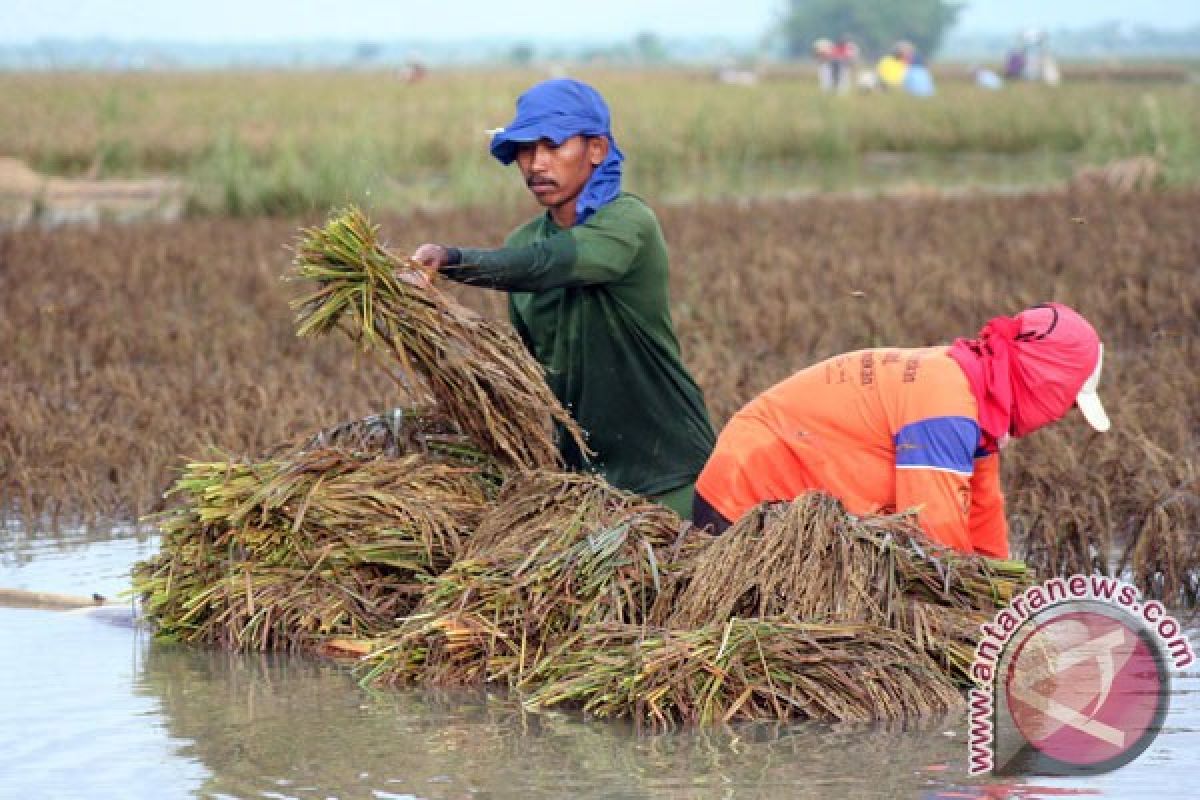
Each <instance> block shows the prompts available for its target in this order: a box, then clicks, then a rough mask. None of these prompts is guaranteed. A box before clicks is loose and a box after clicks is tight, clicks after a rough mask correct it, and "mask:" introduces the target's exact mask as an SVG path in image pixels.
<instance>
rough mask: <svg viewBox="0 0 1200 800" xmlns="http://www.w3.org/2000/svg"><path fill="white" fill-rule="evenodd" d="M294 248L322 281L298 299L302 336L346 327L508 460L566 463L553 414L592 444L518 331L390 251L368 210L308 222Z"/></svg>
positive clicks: (404, 382)
mask: <svg viewBox="0 0 1200 800" xmlns="http://www.w3.org/2000/svg"><path fill="white" fill-rule="evenodd" d="M295 253H296V257H295V269H294V273H293V277H294V278H296V279H306V280H315V281H316V282H317V288H316V290H314V291H312V292H310V293H309V294H308V295H306V296H304V297H302V298H300V299H298V300H296V301H294V303H293V306H294V307H295V308H296V309H297V311H298V325H299V327H298V333H299V335H301V336H312V335H319V334H324V333H326V332H328V331H330V330H332V329H333V328H335V327H341V328H342V329H343V330H344V331H345V332H346V333H347V334H348V335H349V336H350V337H351V339H353V340H354V341H355V342H356V343H357V344H358V346H359V348H360V349H361V350H362V351H363V352H369V353H374V354H376V355H377V356H378V355H382V356H384V357H385V361H386V360H388V359H390V366H391V367H393V368H394V370H391V371H389V374H390V375H391V376H392V377H393V379H394V380H395V381H396V382H397V383H398V384H400V386H402V387H403V388H404V389H405V390H406V391H407V392H408V393H409V394H410V395H414V396H413V398H412V399H413V400H419V399H423V398H421V397H420V396H421V395H423V394H425V393H428V394H429V395H430V396H431V397H432V399H433V401H434V403H435V405H436V406H437V408H438V409H440V410H441V411H442V412H443V413H445V414H446V415H447V416H448V417H449V418H450V419H452V420H453V421H454V422H455V423H456V424H457V425H458V427H459V429H460V430H461V431H462V432H463V433H464V434H466V435H467V436H468V437H469V438H470V439H471V440H472V441H473V442H475V443H476V444H477V445H479V446H480V447H482V448H483V449H484V450H485V451H486V452H487V453H489V454H490V455H491V456H493V457H494V458H496V459H497V460H498V461H500V462H501V463H502V464H504V465H505V466H511V467H521V468H529V469H532V468H538V467H551V466H554V465H556V464H557V463H558V449H557V447H556V446H555V443H554V440H553V438H552V436H551V432H550V429H549V427H548V425H547V423H548V421H550V420H553V422H554V424H555V426H556V428H557V430H558V432H559V435H561V436H569V437H572V438H574V439H575V440H576V442H577V443H578V444H579V447H580V448H581V449H582V450H584V451H585V452H586V450H587V448H586V445H585V443H584V441H583V432H582V431H581V430H580V428H579V426H578V424H577V423H576V422H575V421H574V419H573V418H572V417H571V416H570V414H568V413H567V412H566V410H565V409H563V407H562V406H561V405H560V404H559V403H558V400H557V399H556V398H555V397H554V395H553V393H551V391H550V389H549V387H548V386H547V384H546V381H545V379H544V377H543V375H542V369H541V367H540V366H539V365H538V363H537V362H536V361H535V360H534V359H533V357H532V356H531V355H530V354H529V353H528V351H527V350H526V349H525V347H524V346H523V345H522V344H521V342H520V340H519V339H518V338H517V337H516V335H515V334H513V333H512V332H510V331H507V330H504V329H502V328H500V327H498V326H496V325H494V324H493V323H491V322H489V321H487V320H485V319H483V318H482V317H481V316H479V315H478V314H476V313H475V312H473V311H471V310H469V309H467V308H465V307H464V306H461V305H459V304H458V303H457V302H455V301H454V300H453V299H452V298H450V297H449V296H447V295H445V294H444V293H442V292H441V291H439V290H438V289H437V288H435V287H434V286H433V284H432V281H431V279H430V278H429V277H428V276H427V274H426V273H425V272H424V271H422V269H421V268H420V267H419V266H418V265H416V264H415V263H412V262H407V261H401V260H400V259H398V258H396V257H395V256H394V255H392V254H391V253H390V252H388V251H387V249H386V248H385V247H384V246H383V244H382V243H381V242H380V241H379V228H378V226H376V225H373V224H371V222H370V221H369V220H368V219H367V218H366V216H365V215H364V214H363V213H362V212H361V211H360V210H358V209H357V208H349V209H346V210H344V211H342V212H339V213H335V214H334V215H333V216H331V217H330V219H329V221H328V222H327V223H326V224H325V226H324V227H321V228H310V229H307V230H305V231H303V232H302V235H301V239H300V241H299V242H298V243H297V245H296V248H295ZM385 366H386V365H385ZM413 378H419V379H420V380H421V382H422V383H423V384H424V385H423V386H417V385H414V384H413V382H412V380H413Z"/></svg>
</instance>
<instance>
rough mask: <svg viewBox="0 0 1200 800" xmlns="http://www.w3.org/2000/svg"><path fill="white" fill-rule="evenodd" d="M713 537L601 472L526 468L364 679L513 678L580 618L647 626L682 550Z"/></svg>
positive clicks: (467, 680)
mask: <svg viewBox="0 0 1200 800" xmlns="http://www.w3.org/2000/svg"><path fill="white" fill-rule="evenodd" d="M709 538H710V537H708V536H707V535H706V534H704V533H702V532H700V531H698V530H696V529H695V528H693V527H691V526H690V525H687V524H686V523H684V522H683V521H682V520H680V519H679V517H677V516H676V515H675V514H674V513H672V512H671V511H669V510H667V509H666V508H664V507H662V506H660V505H658V504H656V503H653V502H651V501H649V500H646V499H644V498H641V497H637V496H636V495H633V494H630V493H628V492H623V491H620V490H618V489H615V488H613V487H612V486H610V485H608V484H607V483H605V482H604V481H603V480H602V479H601V478H599V477H596V476H591V475H579V474H567V473H555V472H547V471H540V472H533V473H526V474H522V475H518V476H516V477H514V478H513V479H512V480H510V482H509V483H508V484H506V486H505V488H504V489H503V490H502V492H501V494H500V497H499V498H498V499H497V501H496V504H495V506H494V508H493V510H492V511H491V512H490V513H489V514H488V515H487V516H486V517H485V518H484V519H483V521H482V523H481V524H480V527H479V529H478V531H477V532H476V533H475V534H474V535H473V536H472V537H470V539H469V541H468V542H467V545H466V548H465V552H464V555H463V558H462V559H460V560H459V561H457V562H455V563H454V564H453V565H451V566H450V567H449V568H448V569H447V570H446V571H444V572H443V573H441V574H440V575H438V576H437V577H436V578H435V579H433V580H432V581H431V583H430V586H429V588H428V591H427V592H426V595H425V598H424V600H423V602H422V604H421V607H420V609H419V610H418V612H417V613H416V614H414V615H413V616H412V617H411V618H409V619H408V620H406V621H405V623H404V624H403V625H402V626H401V627H400V628H399V629H398V630H396V631H394V632H393V633H391V634H389V636H388V641H387V642H386V643H385V644H384V645H383V646H382V647H380V648H379V649H378V650H377V651H376V652H375V654H374V655H373V656H372V658H371V659H370V671H369V674H368V676H367V680H369V681H372V682H379V683H392V684H394V683H406V682H413V681H416V682H422V683H426V684H433V685H439V684H458V683H475V682H480V681H500V682H507V683H509V684H512V683H515V682H516V681H518V680H519V679H520V678H521V676H522V675H524V674H525V673H526V672H527V671H528V670H529V669H531V668H533V667H534V666H535V664H537V663H538V661H539V660H541V659H542V658H544V657H545V654H546V653H547V652H548V651H549V650H550V649H551V648H553V647H554V646H555V642H556V641H557V640H558V639H559V638H560V637H562V636H564V635H567V634H570V633H571V632H573V631H576V630H578V629H579V628H580V627H581V626H583V625H586V624H591V623H600V622H615V623H626V624H641V623H643V622H644V621H645V620H646V619H647V618H648V615H649V613H650V609H651V608H652V607H653V606H654V603H655V601H656V597H657V593H658V591H659V589H660V588H661V587H662V586H663V585H664V583H665V582H666V581H667V580H669V579H670V577H671V575H672V570H673V566H672V564H673V559H675V558H676V557H678V556H679V555H680V554H683V553H688V552H691V551H693V550H695V549H697V548H701V547H703V546H704V544H705V543H706V542H707V540H708V539H709Z"/></svg>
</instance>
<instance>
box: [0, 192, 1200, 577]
mask: <svg viewBox="0 0 1200 800" xmlns="http://www.w3.org/2000/svg"><path fill="white" fill-rule="evenodd" d="M659 211H660V217H661V220H662V222H663V225H664V229H665V231H666V234H667V238H668V241H669V243H670V245H671V248H672V258H673V262H672V270H673V287H672V291H673V307H674V315H675V320H676V324H677V327H678V330H679V333H680V336H681V339H682V343H683V348H684V358H685V360H686V362H687V363H688V365H689V366H690V367H691V369H692V370H693V372H694V373H695V375H696V377H697V380H698V381H699V383H700V385H701V386H702V388H703V389H704V390H705V392H706V395H707V399H708V403H709V407H710V410H711V412H712V414H713V417H714V422H715V423H716V424H718V425H720V424H721V423H723V422H724V420H726V419H727V418H728V416H729V415H730V414H731V413H732V412H733V411H734V410H736V409H737V408H738V406H739V405H740V404H742V403H743V402H745V401H747V400H748V399H750V398H751V397H752V396H753V395H754V394H755V393H756V392H758V391H759V390H761V389H763V388H765V387H767V386H769V385H770V384H772V383H774V382H775V381H777V380H779V379H781V378H782V377H784V376H786V375H788V374H790V373H791V372H792V371H794V370H796V369H798V368H800V367H802V366H804V365H807V364H809V363H812V362H813V361H815V360H817V359H820V358H824V357H826V356H828V355H830V354H833V353H836V352H840V351H845V350H850V349H854V348H858V347H865V346H871V345H882V344H893V345H919V344H931V343H937V342H948V341H950V340H951V339H952V338H954V337H955V336H959V335H968V334H973V333H974V331H975V330H976V329H977V328H978V327H979V325H980V324H981V323H982V322H983V321H984V320H985V319H986V318H988V317H989V316H990V315H994V314H997V313H1007V312H1013V311H1016V310H1018V309H1020V308H1021V307H1023V306H1025V305H1028V304H1030V303H1033V302H1037V301H1041V300H1046V299H1056V300H1061V301H1063V302H1066V303H1069V304H1071V305H1074V306H1076V307H1077V308H1079V309H1080V310H1082V311H1083V312H1084V313H1085V314H1086V315H1087V316H1088V317H1089V318H1090V319H1091V320H1092V321H1093V322H1094V323H1095V325H1096V327H1097V329H1098V330H1099V331H1100V334H1101V336H1102V338H1103V339H1104V340H1105V343H1106V348H1107V349H1106V359H1105V367H1106V372H1105V376H1104V379H1103V383H1102V386H1101V391H1102V396H1103V397H1104V398H1105V400H1106V403H1107V405H1108V407H1109V410H1110V414H1111V416H1112V418H1113V423H1114V430H1113V431H1112V432H1111V433H1109V434H1106V435H1100V434H1094V433H1091V432H1090V431H1089V429H1088V428H1087V427H1086V425H1085V423H1084V422H1083V421H1082V419H1081V418H1078V417H1077V416H1075V415H1073V416H1072V417H1070V418H1068V419H1067V420H1066V421H1064V422H1062V423H1059V424H1058V425H1056V426H1055V427H1053V428H1051V429H1049V430H1044V431H1040V432H1038V433H1036V434H1034V435H1033V436H1032V437H1031V438H1030V439H1029V440H1027V441H1022V442H1018V443H1016V444H1014V445H1013V446H1012V447H1011V449H1010V450H1009V451H1007V453H1006V463H1005V470H1006V477H1005V481H1006V487H1007V489H1008V496H1009V513H1010V519H1011V521H1012V523H1013V526H1014V530H1015V531H1016V538H1017V540H1018V541H1019V542H1024V543H1025V544H1026V552H1027V554H1028V555H1029V556H1030V557H1031V559H1032V560H1033V561H1034V563H1035V564H1037V565H1039V566H1042V567H1043V568H1053V569H1056V570H1061V569H1067V568H1079V567H1088V566H1100V567H1102V568H1104V569H1108V570H1112V569H1120V568H1122V567H1123V566H1129V567H1133V568H1134V569H1135V572H1136V573H1137V575H1138V577H1139V579H1140V582H1141V583H1142V584H1143V585H1144V586H1146V587H1148V588H1150V589H1152V590H1156V591H1157V593H1160V594H1168V595H1171V594H1175V593H1178V592H1181V591H1182V592H1184V593H1185V594H1187V593H1189V592H1191V591H1193V589H1194V587H1192V584H1191V583H1190V581H1191V580H1192V577H1191V575H1190V571H1191V570H1192V569H1193V568H1194V567H1195V566H1196V565H1197V564H1198V563H1200V545H1198V544H1197V538H1198V537H1197V536H1196V534H1197V532H1198V531H1200V471H1198V470H1200V456H1198V453H1200V448H1198V446H1197V445H1198V444H1200V399H1198V391H1197V390H1198V389H1200V379H1198V378H1197V371H1196V365H1197V363H1200V268H1198V267H1200V226H1197V225H1196V224H1195V220H1196V219H1197V218H1200V192H1195V191H1189V192H1177V193H1158V194H1129V195H1106V194H1096V193H1092V194H1061V193H1060V194H1048V195H1044V196H1027V197H985V196H977V197H955V198H947V197H940V196H913V197H907V198H896V197H893V198H887V199H877V200H862V199H849V198H844V199H835V198H829V199H821V200H808V201H793V202H786V203H784V202H761V203H751V204H741V205H702V206H686V207H683V206H680V207H667V208H661V209H660V210H659ZM520 219H521V214H520V213H519V212H515V211H512V210H509V211H502V212H495V211H487V212H485V211H467V210H463V211H454V212H445V213H437V214H430V213H426V214H413V215H407V216H403V217H401V216H383V217H381V218H380V221H381V222H382V223H383V225H384V231H385V234H386V236H387V238H388V239H389V240H390V241H391V243H392V244H393V245H394V247H395V248H396V249H397V250H399V251H401V252H404V251H406V250H407V249H410V248H411V247H413V246H414V245H416V244H417V243H419V242H421V241H425V240H434V241H443V242H447V243H455V244H463V245H469V244H474V245H487V244H490V243H496V242H498V241H499V240H500V239H501V237H502V236H503V234H504V233H505V232H506V231H507V230H508V229H509V228H510V227H511V226H513V225H514V224H516V223H517V222H519V221H520ZM313 221H316V220H315V219H308V220H298V219H276V220H245V219H242V220H227V219H201V220H192V221H185V222H181V223H172V224H144V225H137V226H128V227H108V228H100V229H90V230H84V229H60V230H56V231H52V232H40V231H34V230H25V231H18V232H7V233H3V234H0V504H3V505H4V506H6V507H7V508H9V509H10V510H14V511H16V512H17V513H19V514H25V515H31V516H40V515H43V514H45V515H50V517H51V518H57V519H58V520H59V521H60V522H61V521H65V520H67V519H73V518H76V517H78V516H80V515H83V516H85V517H102V518H111V517H114V516H115V517H120V518H131V517H133V516H136V515H140V514H142V513H145V512H146V511H148V510H150V509H153V508H155V507H156V506H157V505H158V504H159V503H160V493H161V491H162V489H163V488H164V487H165V486H166V485H167V483H168V481H169V479H170V478H171V476H172V470H173V469H174V468H176V467H177V466H178V465H179V464H180V463H181V460H182V458H183V457H185V456H198V455H203V454H205V452H207V451H209V450H210V449H211V448H214V447H215V448H220V449H221V450H222V451H224V452H229V453H235V454H246V455H256V454H261V453H263V452H264V451H266V450H268V449H269V448H271V447H273V446H275V445H277V444H279V443H280V442H283V441H285V440H289V439H293V438H294V437H297V436H300V435H303V434H305V433H308V432H311V431H313V430H314V429H316V428H318V427H321V426H326V425H329V424H332V423H335V422H338V421H341V420H345V419H349V418H351V417H356V416H361V415H364V414H366V413H369V412H373V411H378V410H380V409H383V408H387V407H390V406H392V405H395V404H399V403H402V402H403V399H404V398H401V397H398V396H396V394H395V393H394V390H393V388H392V387H393V384H392V382H391V381H390V380H389V379H387V378H386V377H384V376H382V375H380V374H376V373H374V372H372V371H371V369H372V368H371V366H370V365H369V364H367V363H366V362H363V363H362V364H361V365H359V366H357V367H356V365H355V360H354V357H353V354H352V352H351V351H350V350H349V349H348V347H345V346H343V344H342V343H341V342H340V341H338V340H337V337H335V338H333V339H329V340H323V341H320V342H308V341H301V340H298V339H296V338H295V336H294V332H293V331H294V328H293V324H292V314H291V311H290V310H289V308H288V305H287V301H288V299H289V298H290V297H292V296H294V295H295V294H296V293H297V292H298V291H299V290H298V288H297V287H295V286H289V285H287V284H285V283H283V282H282V281H281V280H280V276H281V275H282V274H283V272H284V271H285V270H286V268H287V265H288V263H289V260H290V253H289V252H288V250H287V249H286V245H288V244H289V243H291V242H292V241H293V240H294V238H295V234H296V230H297V228H298V227H299V225H300V224H301V223H305V222H313ZM457 293H458V294H459V295H460V296H462V297H464V298H465V299H466V300H467V301H468V302H469V303H470V304H472V305H475V306H476V307H479V308H481V309H483V310H485V311H486V312H487V313H489V314H497V313H499V312H500V310H501V308H502V306H501V303H500V300H501V299H502V298H501V297H500V296H499V295H496V294H492V293H488V292H485V291H471V290H457ZM1017 551H1018V553H1020V552H1022V547H1021V546H1020V545H1018V547H1017ZM1155 573H1157V574H1158V577H1155ZM1184 599H1187V598H1186V597H1185V598H1184Z"/></svg>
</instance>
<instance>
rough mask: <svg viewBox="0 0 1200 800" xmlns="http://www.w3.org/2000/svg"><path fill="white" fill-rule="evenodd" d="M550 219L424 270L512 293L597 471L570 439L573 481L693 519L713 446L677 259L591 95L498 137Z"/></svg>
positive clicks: (530, 341)
mask: <svg viewBox="0 0 1200 800" xmlns="http://www.w3.org/2000/svg"><path fill="white" fill-rule="evenodd" d="M491 152H492V155H493V156H495V157H496V159H497V160H499V161H500V163H502V164H505V165H507V164H511V163H513V162H514V161H515V162H516V164H517V167H518V169H519V170H520V175H521V178H522V179H523V180H524V182H525V184H526V185H527V186H528V187H529V191H530V192H532V193H533V196H534V199H536V200H537V202H538V203H539V204H540V205H542V206H543V207H544V208H545V209H546V213H544V214H539V215H538V216H537V217H535V218H533V219H532V220H530V221H529V222H527V223H526V224H524V225H522V226H521V227H519V228H517V229H516V230H515V231H513V232H512V233H511V234H509V236H508V238H507V239H506V240H505V243H504V246H503V247H501V248H499V249H495V250H481V249H473V248H465V247H457V246H447V245H441V244H423V245H421V246H420V247H418V248H417V250H416V252H415V253H414V254H413V258H414V259H415V260H416V261H418V262H420V263H421V264H423V265H424V266H426V267H435V268H437V269H438V270H440V272H441V274H442V275H445V276H446V277H448V278H450V279H452V280H455V281H460V282H462V283H466V284H470V285H472V286H483V287H487V288H491V289H500V290H504V291H507V292H509V302H508V309H509V316H510V318H511V320H512V324H513V326H514V327H515V328H516V329H517V332H518V333H519V334H520V336H521V339H522V340H523V341H524V343H525V346H526V347H528V348H529V351H530V352H531V353H532V354H533V356H534V357H535V358H536V359H537V360H538V361H539V362H540V363H541V364H542V366H543V367H544V368H545V370H546V380H547V381H548V382H549V385H550V388H551V389H552V390H553V391H554V394H555V395H556V396H557V397H558V399H559V401H561V402H562V404H563V406H564V407H565V408H566V409H567V410H568V411H569V412H570V413H571V414H572V415H573V416H574V418H575V419H576V420H577V421H578V422H579V424H580V426H581V427H582V428H583V430H584V432H585V434H586V435H587V442H588V446H589V447H590V448H591V450H592V451H594V455H593V456H592V457H588V456H586V455H585V454H584V453H582V452H580V451H579V449H578V448H577V447H576V446H575V445H574V443H573V441H572V439H571V438H570V437H568V436H564V435H562V431H559V442H560V446H561V454H562V457H563V460H564V461H565V463H566V465H567V466H568V467H569V468H571V469H575V470H586V471H595V472H599V473H600V474H602V475H603V476H604V477H605V478H606V479H607V480H608V481H609V482H610V483H612V484H613V485H614V486H617V487H619V488H621V489H627V490H629V491H632V492H636V493H638V494H642V495H646V496H650V497H652V498H654V499H656V500H658V501H659V502H661V503H662V504H663V505H666V506H667V507H669V508H672V509H674V510H676V511H677V512H679V513H680V514H681V515H682V516H684V517H690V515H691V510H692V492H693V484H694V482H695V480H696V476H697V475H698V474H699V473H700V469H701V468H702V467H703V466H704V462H705V460H706V459H707V458H708V455H709V453H710V452H711V451H712V447H713V443H714V440H715V438H716V437H715V435H714V433H713V429H712V425H711V423H710V422H709V417H708V411H707V409H706V408H705V405H704V397H703V395H702V394H701V391H700V389H699V387H698V386H697V385H696V382H695V381H694V380H693V379H692V376H691V375H690V374H689V373H688V371H687V369H686V368H685V367H684V365H683V361H682V360H681V358H680V351H679V342H678V340H677V338H676V336H675V328H674V325H673V323H672V321H671V313H670V309H669V305H668V296H667V246H666V242H665V240H664V238H663V234H662V229H661V228H660V227H659V224H658V219H657V218H656V217H655V215H654V212H653V211H651V210H650V208H649V207H648V206H647V205H646V204H645V203H644V202H642V201H641V200H640V199H639V198H637V197H635V196H634V195H632V194H629V193H627V192H623V191H622V190H621V164H622V161H623V160H624V156H623V155H622V153H621V151H620V149H618V148H617V143H616V141H615V140H614V139H613V135H612V131H611V129H610V122H609V111H608V106H607V104H606V103H605V102H604V99H603V98H602V97H601V96H600V94H599V93H598V92H597V91H596V90H595V89H593V88H592V87H591V86H588V85H587V84H584V83H581V82H579V81H575V80H570V79H565V78H562V79H555V80H549V81H545V82H543V83H539V84H537V85H536V86H534V87H533V88H531V89H529V90H528V91H526V92H525V93H524V94H522V95H521V96H520V97H519V98H518V99H517V110H516V117H515V118H514V119H513V121H512V122H510V123H509V124H508V125H507V126H506V127H504V128H502V129H500V130H498V131H495V132H494V133H493V136H492V142H491Z"/></svg>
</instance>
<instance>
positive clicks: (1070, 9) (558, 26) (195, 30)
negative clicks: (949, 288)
mask: <svg viewBox="0 0 1200 800" xmlns="http://www.w3.org/2000/svg"><path fill="white" fill-rule="evenodd" d="M885 1H886V0H881V2H885ZM784 5H786V3H784V2H783V0H600V1H597V2H591V3H588V4H586V5H585V4H584V3H581V2H578V0H574V1H571V0H559V2H548V0H518V1H517V2H510V3H505V2H502V0H434V2H425V1H424V0H336V1H331V0H0V20H2V21H3V22H2V23H0V42H4V43H24V42H32V41H34V40H36V39H39V38H43V37H56V38H67V39H80V38H92V37H106V38H111V39H123V40H133V39H159V40H173V41H194V42H222V41H236V42H262V41H282V40H297V39H317V38H333V39H353V40H359V39H374V40H386V39H405V38H421V39H467V38H478V37H492V36H497V37H506V38H507V37H523V38H528V39H530V40H533V41H542V40H550V39H575V40H578V39H585V38H586V39H601V38H603V39H613V38H629V37H632V36H633V35H634V34H635V33H637V32H639V31H654V32H656V33H658V34H660V35H665V36H699V35H708V34H713V35H725V36H730V37H737V38H743V37H749V36H756V35H758V34H760V33H762V32H763V31H764V30H766V29H767V28H768V27H770V25H771V23H772V22H773V20H775V19H776V18H777V17H778V14H779V10H780V9H781V8H782V7H783V6H784ZM584 9H588V10H586V11H585V10H584ZM1108 20H1124V21H1128V22H1133V23H1143V24H1148V25H1154V26H1157V27H1163V28H1181V27H1185V26H1190V25H1195V24H1200V2H1195V0H1133V1H1131V0H971V1H970V2H968V3H967V9H966V11H964V12H963V14H962V16H961V18H960V24H959V29H960V30H963V31H972V32H975V31H996V32H1007V31H1013V30H1019V29H1021V28H1025V27H1029V26H1036V27H1047V28H1056V27H1080V26H1086V25H1090V24H1094V23H1097V22H1103V21H1108Z"/></svg>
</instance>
